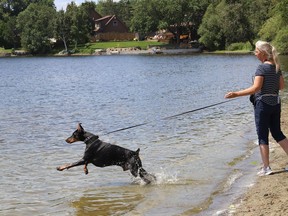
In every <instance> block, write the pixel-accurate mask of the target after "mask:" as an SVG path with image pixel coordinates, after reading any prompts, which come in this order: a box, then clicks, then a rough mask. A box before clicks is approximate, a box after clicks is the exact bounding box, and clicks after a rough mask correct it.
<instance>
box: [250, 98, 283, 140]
mask: <svg viewBox="0 0 288 216" xmlns="http://www.w3.org/2000/svg"><path fill="white" fill-rule="evenodd" d="M254 114H255V124H256V129H257V135H258V142H259V145H260V144H266V145H268V144H269V130H270V132H271V134H272V136H273V138H274V139H275V140H276V142H279V141H282V140H283V139H285V138H286V137H285V135H284V134H283V133H282V131H281V122H280V118H281V104H277V105H275V106H271V105H268V104H265V103H264V102H262V101H261V100H257V101H256V104H255V108H254Z"/></svg>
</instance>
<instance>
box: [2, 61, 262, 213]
mask: <svg viewBox="0 0 288 216" xmlns="http://www.w3.org/2000/svg"><path fill="white" fill-rule="evenodd" d="M257 65H258V62H257V60H256V59H255V57H254V56H252V55H240V56H222V55H219V56H218V55H190V56H97V57H73V58H53V57H49V58H48V57H47V58H2V59H0V68H1V69H0V98H1V104H0V121H1V127H0V132H1V135H0V154H1V158H0V169H1V184H0V187H1V193H0V200H1V203H0V214H1V215H29V214H30V215H79V216H80V215H192V214H196V213H199V212H201V211H202V210H206V209H207V208H209V206H211V204H212V203H213V200H215V199H216V197H217V196H218V195H219V194H223V193H224V192H225V191H227V190H229V188H230V187H231V186H232V185H233V184H234V183H235V182H236V181H237V179H239V178H241V176H243V173H244V171H245V170H251V172H255V171H256V168H257V166H258V165H259V161H258V158H256V159H257V161H256V162H255V161H252V162H253V163H252V162H249V163H248V162H247V163H245V162H243V160H244V161H245V160H249V159H248V158H249V157H250V156H251V155H252V154H253V151H254V149H255V146H256V145H255V144H254V143H253V142H254V140H255V139H256V135H255V132H254V130H255V129H254V123H253V121H254V120H253V108H252V105H250V102H248V98H247V97H243V98H240V99H236V100H231V101H229V102H227V103H224V104H219V105H217V106H213V107H210V108H206V109H202V110H198V111H195V112H189V111H193V110H196V109H198V108H201V107H206V106H209V105H213V104H216V103H219V102H222V101H225V99H224V94H225V93H226V92H227V91H230V90H237V89H241V88H244V87H247V86H249V85H250V84H251V77H252V75H253V74H254V71H255V68H256V66H257ZM187 111H188V112H189V113H187V114H185V115H180V116H177V117H174V118H168V119H165V120H164V118H166V117H169V116H173V115H177V114H180V113H184V112H187ZM78 122H81V123H82V125H83V127H84V128H85V129H86V130H87V131H90V132H93V133H95V134H98V135H99V136H100V139H102V140H103V141H106V142H110V143H113V144H117V145H121V146H123V147H126V148H129V149H132V150H136V149H137V148H140V149H141V151H140V156H141V159H142V163H143V166H144V168H145V169H146V170H147V171H149V172H151V173H154V174H155V175H156V177H157V182H155V183H154V184H152V185H149V186H148V185H145V184H144V183H143V182H142V181H141V180H140V179H134V178H132V176H131V174H129V173H128V172H123V171H122V169H121V168H120V167H106V168H97V167H94V166H93V165H89V167H88V169H89V171H90V173H89V175H85V174H84V172H83V167H82V166H80V167H75V168H72V169H70V170H68V171H67V170H66V171H63V172H59V171H57V170H56V167H57V166H59V165H62V164H65V163H70V162H75V161H77V160H79V159H80V158H81V157H82V155H83V152H84V148H85V145H84V144H82V143H80V142H79V143H75V144H72V145H69V144H67V143H65V141H64V140H65V138H67V137H68V136H69V135H70V134H71V133H72V132H73V131H74V130H75V128H76V125H77V123H78ZM141 123H146V124H145V125H143V126H140V127H135V128H131V129H128V130H123V131H120V132H117V133H111V134H108V135H107V133H109V132H110V131H113V130H117V129H121V128H125V127H129V126H133V125H137V124H141ZM250 160H251V159H250ZM253 160H254V159H253ZM241 161H242V162H243V163H244V164H245V166H247V167H246V168H245V169H243V167H242V166H241V165H239V164H240V162H241ZM243 170H244V171H243ZM218 202H219V201H218Z"/></svg>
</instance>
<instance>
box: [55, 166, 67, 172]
mask: <svg viewBox="0 0 288 216" xmlns="http://www.w3.org/2000/svg"><path fill="white" fill-rule="evenodd" d="M56 169H57V170H58V171H63V170H64V169H66V167H63V166H59V167H56Z"/></svg>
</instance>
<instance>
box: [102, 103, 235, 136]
mask: <svg viewBox="0 0 288 216" xmlns="http://www.w3.org/2000/svg"><path fill="white" fill-rule="evenodd" d="M233 100H236V99H230V100H226V101H222V102H219V103H215V104H212V105H208V106H204V107H200V108H197V109H194V110H190V111H186V112H182V113H179V114H176V115H172V116H168V117H164V118H161V119H160V120H168V119H171V118H175V117H178V116H181V115H186V114H188V113H192V112H196V111H199V110H203V109H207V108H210V107H214V106H218V105H220V104H224V103H228V102H231V101H233ZM151 122H153V121H149V122H145V123H142V124H137V125H133V126H129V127H125V128H120V129H117V130H113V131H110V132H108V133H106V134H104V135H108V134H112V133H116V132H119V131H124V130H128V129H131V128H135V127H140V126H143V125H146V124H149V123H151Z"/></svg>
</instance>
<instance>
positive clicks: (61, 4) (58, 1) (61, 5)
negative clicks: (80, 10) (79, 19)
mask: <svg viewBox="0 0 288 216" xmlns="http://www.w3.org/2000/svg"><path fill="white" fill-rule="evenodd" d="M71 2H72V0H54V4H55V6H56V8H57V10H61V9H64V10H65V9H66V7H67V4H69V3H71ZM74 2H75V3H76V4H77V5H80V4H81V3H83V2H85V0H74ZM95 2H97V1H95Z"/></svg>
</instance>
